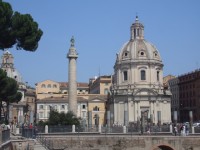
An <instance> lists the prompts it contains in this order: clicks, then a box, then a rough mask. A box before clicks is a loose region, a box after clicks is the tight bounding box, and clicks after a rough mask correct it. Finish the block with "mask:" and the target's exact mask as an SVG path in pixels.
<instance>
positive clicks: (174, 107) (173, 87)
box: [168, 78, 180, 122]
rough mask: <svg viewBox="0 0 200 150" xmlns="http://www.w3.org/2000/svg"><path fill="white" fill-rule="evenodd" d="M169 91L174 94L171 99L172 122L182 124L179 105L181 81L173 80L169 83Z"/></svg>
mask: <svg viewBox="0 0 200 150" xmlns="http://www.w3.org/2000/svg"><path fill="white" fill-rule="evenodd" d="M168 86H169V89H170V91H171V93H172V97H171V113H172V117H171V118H172V121H173V122H180V104H179V79H178V78H172V79H170V80H169V81H168Z"/></svg>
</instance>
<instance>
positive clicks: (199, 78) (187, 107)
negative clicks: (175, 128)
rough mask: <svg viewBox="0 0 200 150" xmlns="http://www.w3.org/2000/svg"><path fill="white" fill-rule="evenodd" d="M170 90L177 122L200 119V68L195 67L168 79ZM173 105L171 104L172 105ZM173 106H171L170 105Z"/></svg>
mask: <svg viewBox="0 0 200 150" xmlns="http://www.w3.org/2000/svg"><path fill="white" fill-rule="evenodd" d="M169 85H170V90H171V92H172V94H173V95H172V100H173V101H172V104H174V103H176V108H174V109H175V111H177V113H178V116H177V117H178V121H179V122H191V121H194V122H197V121H199V120H200V109H199V108H200V92H199V90H200V70H199V69H197V70H195V71H193V72H189V73H186V74H183V75H180V76H178V77H177V78H175V79H172V80H169ZM172 106H173V105H172ZM172 108H173V107H172Z"/></svg>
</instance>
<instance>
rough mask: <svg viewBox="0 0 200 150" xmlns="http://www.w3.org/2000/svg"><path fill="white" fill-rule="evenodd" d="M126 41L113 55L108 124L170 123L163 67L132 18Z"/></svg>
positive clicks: (169, 101)
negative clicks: (128, 36) (114, 55)
mask: <svg viewBox="0 0 200 150" xmlns="http://www.w3.org/2000/svg"><path fill="white" fill-rule="evenodd" d="M130 33H131V35H130V39H129V41H128V42H126V43H125V44H124V45H123V47H122V49H121V50H120V51H119V53H118V54H117V58H116V62H115V65H114V77H113V78H114V79H113V86H112V90H111V91H112V96H111V98H110V99H109V102H108V111H107V118H108V123H111V125H112V124H122V125H128V124H129V123H132V122H137V121H140V119H141V118H144V119H145V120H146V121H145V122H147V121H148V120H150V121H151V122H152V123H155V124H157V123H159V124H162V123H164V122H168V123H169V122H171V107H170V106H171V105H170V103H171V98H170V97H171V92H170V91H168V90H164V88H163V63H162V59H161V56H160V54H159V51H158V50H157V49H156V47H155V46H154V45H153V44H151V43H149V42H148V41H146V40H145V39H144V26H143V24H142V23H140V22H139V20H138V17H137V16H136V19H135V22H134V23H133V24H132V25H131V28H130Z"/></svg>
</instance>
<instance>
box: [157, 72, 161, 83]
mask: <svg viewBox="0 0 200 150" xmlns="http://www.w3.org/2000/svg"><path fill="white" fill-rule="evenodd" d="M159 76H160V72H159V71H157V81H159Z"/></svg>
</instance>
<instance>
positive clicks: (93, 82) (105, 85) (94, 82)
mask: <svg viewBox="0 0 200 150" xmlns="http://www.w3.org/2000/svg"><path fill="white" fill-rule="evenodd" d="M111 84H112V76H111V75H110V76H106V75H105V76H99V77H95V78H91V79H90V80H89V93H90V94H104V95H107V94H108V93H109V92H110V87H111Z"/></svg>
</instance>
